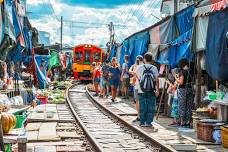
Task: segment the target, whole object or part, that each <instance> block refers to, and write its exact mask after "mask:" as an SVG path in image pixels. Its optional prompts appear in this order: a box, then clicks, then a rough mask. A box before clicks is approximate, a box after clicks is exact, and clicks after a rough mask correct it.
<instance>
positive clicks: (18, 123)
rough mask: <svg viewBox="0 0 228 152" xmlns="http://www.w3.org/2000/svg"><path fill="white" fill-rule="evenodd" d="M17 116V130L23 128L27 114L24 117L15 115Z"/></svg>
mask: <svg viewBox="0 0 228 152" xmlns="http://www.w3.org/2000/svg"><path fill="white" fill-rule="evenodd" d="M15 116H16V119H17V123H16V126H15V128H21V127H22V125H23V122H24V121H25V119H26V114H25V113H23V114H22V115H15Z"/></svg>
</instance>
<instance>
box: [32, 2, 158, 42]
mask: <svg viewBox="0 0 228 152" xmlns="http://www.w3.org/2000/svg"><path fill="white" fill-rule="evenodd" d="M44 1H45V2H47V3H49V1H50V2H51V4H52V6H53V9H54V10H55V15H56V16H58V19H59V18H60V16H61V15H62V16H63V17H64V20H73V21H75V22H90V23H94V22H95V23H109V22H111V21H112V22H113V23H114V25H120V24H121V25H126V27H121V26H115V33H116V35H117V37H118V39H119V41H121V40H123V39H124V38H126V37H128V36H129V35H130V34H133V33H135V32H137V31H139V30H141V29H143V28H145V27H148V26H151V25H152V24H154V23H155V22H156V21H157V19H155V18H154V17H153V16H152V15H151V13H153V15H156V16H160V14H159V8H155V7H157V6H155V5H158V4H157V3H155V2H158V3H159V1H160V0H154V1H152V2H151V1H145V2H144V3H143V5H141V6H138V5H128V6H120V7H118V8H114V9H95V8H85V7H79V6H69V5H67V4H64V3H60V2H59V1H58V0H30V1H28V4H29V7H31V8H32V7H35V6H39V5H40V4H42V3H43V2H44ZM31 10H32V9H31ZM133 12H134V14H133V16H132V13H133ZM55 15H54V14H51V15H46V16H44V17H42V18H40V19H36V20H31V23H32V25H33V26H35V27H36V28H37V29H38V30H42V31H47V32H49V33H50V34H51V42H52V43H55V42H60V23H59V22H58V21H57V20H56V19H55ZM50 16H51V17H50ZM72 25H73V26H74V27H73V26H72ZM75 26H76V27H75ZM82 26H83V27H84V26H86V27H88V28H79V27H82ZM92 27H102V28H92ZM108 40H109V31H108V27H107V26H105V25H99V24H97V25H96V24H94V25H92V24H82V23H64V30H63V42H64V43H65V44H70V45H77V44H80V43H94V44H96V45H104V46H105V44H106V42H107V41H108Z"/></svg>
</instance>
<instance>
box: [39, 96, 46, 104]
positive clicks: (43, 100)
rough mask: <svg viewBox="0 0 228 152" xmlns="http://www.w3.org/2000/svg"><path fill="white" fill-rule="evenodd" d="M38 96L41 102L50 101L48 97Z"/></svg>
mask: <svg viewBox="0 0 228 152" xmlns="http://www.w3.org/2000/svg"><path fill="white" fill-rule="evenodd" d="M36 98H37V99H38V100H40V101H41V104H47V102H48V97H45V96H37V97H36Z"/></svg>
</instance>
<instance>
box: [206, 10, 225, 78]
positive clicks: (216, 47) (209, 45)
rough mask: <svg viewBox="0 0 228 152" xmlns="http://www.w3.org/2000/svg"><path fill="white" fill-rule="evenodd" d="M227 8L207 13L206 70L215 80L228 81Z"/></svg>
mask: <svg viewBox="0 0 228 152" xmlns="http://www.w3.org/2000/svg"><path fill="white" fill-rule="evenodd" d="M227 33H228V8H226V9H225V10H222V11H219V12H216V13H213V14H211V15H209V22H208V30H207V35H208V36H207V42H206V71H207V72H208V74H209V75H210V76H211V77H212V78H213V79H215V80H219V81H228V68H227V67H228V38H227Z"/></svg>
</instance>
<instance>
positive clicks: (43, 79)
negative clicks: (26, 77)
mask: <svg viewBox="0 0 228 152" xmlns="http://www.w3.org/2000/svg"><path fill="white" fill-rule="evenodd" d="M35 65H36V74H37V78H38V82H39V88H41V89H44V88H45V87H46V84H47V80H46V76H44V74H43V73H42V72H41V71H40V67H39V65H38V62H37V59H36V58H35Z"/></svg>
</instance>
